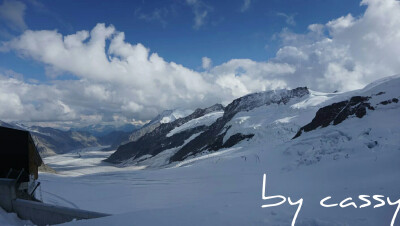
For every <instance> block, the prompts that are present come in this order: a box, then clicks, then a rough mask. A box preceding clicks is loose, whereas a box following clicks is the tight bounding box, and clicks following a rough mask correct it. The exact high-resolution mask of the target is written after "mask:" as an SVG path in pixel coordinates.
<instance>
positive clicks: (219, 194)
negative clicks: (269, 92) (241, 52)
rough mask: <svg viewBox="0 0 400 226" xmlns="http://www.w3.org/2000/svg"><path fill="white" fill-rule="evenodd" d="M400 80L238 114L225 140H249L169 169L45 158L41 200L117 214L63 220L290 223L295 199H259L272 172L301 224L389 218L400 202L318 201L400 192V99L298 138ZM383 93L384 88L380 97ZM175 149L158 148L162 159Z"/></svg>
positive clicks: (272, 191) (273, 188)
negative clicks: (334, 110)
mask: <svg viewBox="0 0 400 226" xmlns="http://www.w3.org/2000/svg"><path fill="white" fill-rule="evenodd" d="M399 87H400V77H392V78H390V79H389V80H386V81H383V82H377V83H375V84H374V85H373V86H368V87H366V88H365V89H364V90H358V91H353V92H351V93H343V94H323V93H318V92H311V95H309V96H307V97H303V98H300V99H294V100H292V101H291V102H289V103H288V104H287V105H283V104H281V105H277V104H273V105H269V106H261V107H258V108H255V109H253V110H251V111H248V112H240V113H238V114H237V115H235V117H234V118H233V119H232V120H231V121H230V122H229V124H228V125H231V126H232V127H231V129H229V130H228V133H227V134H226V136H225V138H224V139H227V138H229V136H230V135H232V134H234V133H236V132H240V133H243V134H247V133H253V134H255V136H254V137H253V138H252V139H251V140H249V141H242V142H240V143H239V144H238V145H236V146H234V147H233V148H230V149H225V150H221V151H219V152H213V153H207V152H204V153H202V154H199V155H197V156H194V157H192V158H190V159H186V160H185V161H183V162H180V163H175V164H172V165H170V166H169V167H165V165H163V167H159V168H157V167H150V168H146V167H147V165H146V164H148V165H151V164H152V162H151V159H153V158H155V157H157V156H155V157H153V158H149V159H146V160H145V161H147V162H146V163H145V161H143V162H141V164H142V165H137V166H129V167H125V168H118V167H115V166H112V165H109V164H106V163H103V162H102V161H101V160H102V159H105V158H106V157H107V156H108V155H109V154H111V152H100V151H95V150H91V151H87V152H82V153H81V157H80V158H79V157H78V156H77V155H76V154H75V155H73V154H65V155H58V156H53V157H48V158H45V159H44V161H45V162H46V163H48V164H49V165H50V166H51V167H53V168H54V169H56V170H57V171H58V172H59V174H56V175H54V174H48V173H41V175H40V181H41V182H42V197H43V200H44V201H45V202H48V203H53V204H58V205H65V206H70V207H71V206H73V207H76V208H82V209H87V210H92V211H99V212H105V213H111V214H113V216H110V217H106V218H99V219H93V220H82V221H75V222H70V223H66V224H65V225H132V224H134V225H290V223H291V221H292V218H293V215H294V213H295V211H296V208H297V206H291V205H289V204H288V203H287V202H285V203H284V204H283V205H280V206H276V207H270V208H261V205H264V204H268V203H273V201H271V200H270V201H264V200H262V196H261V194H262V193H261V192H262V182H263V181H262V179H263V174H264V173H266V174H267V189H266V195H283V196H285V197H291V199H292V200H293V201H297V200H298V199H300V198H303V200H304V203H303V206H302V208H301V210H300V212H299V215H298V218H297V221H296V225H310V226H311V225H356V226H357V225H363V226H364V225H367V226H368V225H390V222H391V220H392V217H393V215H394V213H395V210H396V206H389V205H385V206H383V207H379V208H373V206H369V207H365V208H354V207H351V206H350V207H347V208H340V207H332V208H323V207H322V206H321V205H320V204H319V202H320V200H321V199H322V198H324V197H326V196H331V197H332V199H331V201H332V202H340V201H342V200H343V199H345V198H347V197H352V198H353V200H354V201H355V203H356V205H357V206H358V207H359V205H360V204H363V202H362V201H360V200H359V199H358V196H359V195H370V196H372V195H384V196H385V197H390V198H391V200H392V201H396V200H398V199H399V198H400V180H399V178H400V164H399V159H400V127H399V125H400V117H399V116H400V103H393V104H389V105H385V106H383V105H379V106H378V107H377V108H376V110H375V111H367V115H366V116H364V118H362V119H359V118H356V117H353V118H349V119H347V120H345V121H344V122H343V123H341V124H339V125H336V126H328V127H325V128H318V129H316V130H314V131H310V132H305V133H303V134H302V135H301V136H300V137H298V138H296V139H292V138H293V136H294V135H295V134H296V132H297V131H298V129H299V128H300V127H301V126H304V125H305V124H307V123H309V122H310V121H311V120H312V118H313V117H314V115H315V112H316V111H317V110H318V108H320V107H322V106H325V105H328V104H331V103H334V102H338V101H341V100H345V99H347V98H349V97H351V96H353V95H368V96H373V98H372V99H371V100H370V101H371V103H372V104H373V105H374V104H378V103H380V102H381V101H383V100H387V99H392V98H393V97H399V96H400V89H399ZM381 91H383V92H385V93H384V94H382V95H378V96H376V94H377V93H379V92H381ZM196 135H198V134H196ZM190 139H193V136H192V137H191V138H190ZM186 142H188V141H186ZM174 151H176V150H169V152H166V153H164V155H165V156H162V155H163V153H160V154H161V155H160V156H158V157H157V158H155V159H156V160H155V162H162V161H164V160H165V159H167V158H168V156H169V154H171V153H172V152H174ZM156 165H157V164H156ZM276 201H279V200H276ZM371 202H372V205H376V204H378V203H377V202H376V201H373V200H372V199H371ZM395 225H400V216H397V220H396V222H395Z"/></svg>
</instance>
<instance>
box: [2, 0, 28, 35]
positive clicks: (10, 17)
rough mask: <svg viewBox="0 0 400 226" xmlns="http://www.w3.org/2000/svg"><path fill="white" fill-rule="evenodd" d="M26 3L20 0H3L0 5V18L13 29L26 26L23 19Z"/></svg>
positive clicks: (22, 28) (20, 28)
mask: <svg viewBox="0 0 400 226" xmlns="http://www.w3.org/2000/svg"><path fill="white" fill-rule="evenodd" d="M25 10H26V5H25V4H24V3H22V2H20V1H15V0H4V1H3V4H1V5H0V19H1V20H2V21H3V22H4V23H5V24H6V25H7V26H8V27H9V28H10V29H12V30H13V31H23V30H25V29H26V28H27V26H26V24H25V20H24V15H25Z"/></svg>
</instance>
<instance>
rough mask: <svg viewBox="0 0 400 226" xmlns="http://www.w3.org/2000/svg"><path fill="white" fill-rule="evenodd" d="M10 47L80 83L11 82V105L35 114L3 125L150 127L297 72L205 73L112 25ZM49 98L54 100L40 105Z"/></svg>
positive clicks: (255, 66)
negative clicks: (163, 117)
mask: <svg viewBox="0 0 400 226" xmlns="http://www.w3.org/2000/svg"><path fill="white" fill-rule="evenodd" d="M2 48H3V51H15V52H17V53H18V55H21V56H23V57H25V58H31V59H34V60H36V61H38V62H42V63H44V64H45V67H46V71H51V72H57V73H49V75H50V76H52V78H55V79H57V76H62V74H63V73H65V72H67V73H68V74H73V75H75V76H76V80H53V84H52V85H45V84H40V85H38V84H31V83H26V82H24V81H23V80H15V79H14V78H11V77H10V76H8V77H7V76H6V75H3V77H4V78H3V80H2V82H3V83H5V84H8V85H4V86H8V87H9V89H7V93H15V98H14V97H13V98H10V100H12V99H15V100H14V101H15V103H16V104H15V106H18V104H17V103H21V106H22V107H23V109H26V108H27V107H28V106H29V107H30V108H29V111H25V110H23V111H17V110H18V109H19V108H18V109H16V110H15V113H16V114H6V113H3V115H0V117H1V118H3V119H4V118H12V119H14V118H15V117H17V118H23V117H26V119H29V120H36V121H42V120H69V121H74V120H77V121H78V120H79V121H80V122H82V123H83V120H85V119H90V120H92V119H93V118H98V117H91V116H97V115H98V114H101V116H102V120H114V118H124V119H126V120H128V121H129V120H131V121H132V120H148V119H151V118H152V117H154V116H155V115H156V114H157V113H159V112H160V111H162V110H164V109H172V108H177V107H178V108H185V109H195V108H197V107H206V106H209V105H211V104H215V103H218V102H219V103H221V102H224V103H225V102H227V101H230V100H232V99H234V98H236V97H239V96H241V95H243V94H247V93H249V92H254V91H260V90H267V89H272V88H276V87H283V85H276V83H275V82H274V81H273V80H271V81H268V82H266V81H261V80H262V78H268V76H272V77H276V76H278V75H279V74H285V73H293V70H294V69H293V67H291V66H290V65H287V64H283V63H273V62H255V61H251V60H232V61H229V62H227V63H225V64H223V65H219V66H217V67H214V68H212V67H211V60H210V59H209V58H203V66H205V67H206V68H208V69H209V70H212V72H210V71H208V72H203V73H200V72H196V71H193V70H191V69H188V68H185V67H184V66H182V65H180V64H177V63H175V62H166V61H165V60H164V59H163V58H162V57H160V56H159V55H158V54H157V53H152V52H151V51H150V50H149V49H148V48H146V47H145V46H143V45H142V44H140V43H138V44H135V45H132V44H130V43H128V42H126V41H125V37H124V33H123V32H119V31H117V30H116V29H115V28H114V27H113V26H112V25H110V26H106V25H105V24H98V25H96V26H95V27H94V28H93V29H92V30H91V31H79V32H76V33H75V34H71V35H66V36H63V35H62V34H60V33H58V32H57V31H49V30H43V31H32V30H27V31H25V32H24V33H23V34H22V35H20V36H19V37H16V38H14V39H12V40H10V41H8V42H6V43H4V45H3V47H2ZM222 71H223V72H224V73H222ZM238 71H241V72H240V74H239V73H238ZM272 77H271V78H272ZM13 79H14V80H13ZM257 81H258V82H257ZM232 83H234V84H239V86H240V87H241V89H240V91H239V92H238V91H236V88H235V87H233V86H230V84H232ZM277 83H279V84H281V81H277ZM11 84H18V85H11ZM17 87H25V88H24V90H25V92H19V90H21V88H17ZM14 89H15V90H14ZM36 89H40V91H38V90H36ZM4 90H5V89H4ZM13 90H14V91H13ZM26 90H28V91H26ZM28 92H29V93H30V94H28ZM38 92H39V93H38ZM45 93H47V94H48V95H45ZM45 96H46V97H47V96H48V97H49V98H40V97H45ZM18 98H19V99H18ZM32 103H33V104H32ZM4 104H6V103H4ZM46 109H49V111H46ZM21 112H30V113H29V114H23V113H21ZM50 114H54V116H52V117H50ZM83 116H85V117H84V118H83V119H82V117H83Z"/></svg>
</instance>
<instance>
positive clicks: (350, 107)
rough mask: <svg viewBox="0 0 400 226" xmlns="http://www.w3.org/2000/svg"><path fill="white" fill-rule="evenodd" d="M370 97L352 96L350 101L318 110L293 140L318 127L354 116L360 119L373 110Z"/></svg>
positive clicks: (340, 121)
mask: <svg viewBox="0 0 400 226" xmlns="http://www.w3.org/2000/svg"><path fill="white" fill-rule="evenodd" d="M370 98H371V97H362V96H354V97H352V98H350V100H346V101H341V102H338V103H334V104H331V105H328V106H326V107H323V108H320V109H319V110H318V111H317V113H316V115H315V117H314V119H313V120H312V121H311V122H310V123H309V124H307V125H305V126H303V127H301V128H300V130H299V131H298V132H297V134H296V135H295V136H294V137H293V139H295V138H297V137H299V136H300V135H301V134H302V132H309V131H312V130H315V129H317V128H319V127H327V126H329V125H331V124H332V125H337V124H339V123H342V122H343V121H344V120H346V119H347V118H349V117H351V116H353V115H355V116H356V117H357V118H362V117H364V115H366V113H367V109H368V110H375V108H374V107H372V106H371V104H370V103H369V102H368V100H369V99H370Z"/></svg>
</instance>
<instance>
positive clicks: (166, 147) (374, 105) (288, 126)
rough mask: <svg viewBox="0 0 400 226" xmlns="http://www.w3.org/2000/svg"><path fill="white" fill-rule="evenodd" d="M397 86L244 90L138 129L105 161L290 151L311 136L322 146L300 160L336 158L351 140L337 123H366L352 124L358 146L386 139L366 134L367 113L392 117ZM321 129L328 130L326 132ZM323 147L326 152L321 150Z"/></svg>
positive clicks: (387, 82) (398, 82)
mask: <svg viewBox="0 0 400 226" xmlns="http://www.w3.org/2000/svg"><path fill="white" fill-rule="evenodd" d="M398 87H400V78H399V76H394V77H390V78H387V79H384V80H380V81H377V82H375V83H373V84H370V85H369V86H367V87H366V88H364V89H362V90H358V91H352V92H348V93H320V92H316V91H312V90H309V89H308V88H306V87H300V88H296V89H293V90H286V89H283V90H276V91H266V92H260V93H254V94H249V95H247V96H244V97H241V98H238V99H236V100H234V101H233V102H232V103H230V104H229V105H227V106H226V107H225V108H223V107H222V106H219V105H215V106H212V107H210V108H207V109H198V110H196V111H195V112H194V113H193V114H191V115H189V116H187V117H184V118H181V119H180V120H176V121H174V122H172V123H164V124H162V126H157V127H156V129H154V130H152V131H147V132H146V133H142V134H141V136H138V137H137V138H136V139H131V142H129V143H125V144H123V145H121V146H120V147H119V148H118V150H117V151H116V152H115V153H114V154H112V155H111V156H110V157H109V158H108V159H107V160H106V161H108V162H111V163H119V164H121V163H122V165H131V164H140V165H143V164H144V165H154V164H155V165H157V166H159V165H160V164H161V163H162V164H165V165H166V164H170V163H173V162H181V161H184V160H188V159H193V158H196V157H199V156H202V155H206V154H209V153H212V152H216V151H221V150H225V149H228V148H232V147H243V146H244V147H248V146H258V147H263V148H265V147H268V148H276V147H278V146H279V147H281V145H283V144H284V145H285V146H287V149H288V150H290V149H293V148H297V147H298V145H304V143H305V141H304V139H307V137H309V136H314V138H313V139H315V140H318V141H319V142H322V143H323V144H319V145H318V147H316V146H315V145H314V144H312V145H311V146H312V147H311V149H312V150H313V151H305V150H303V151H304V152H306V153H307V154H304V155H301V158H300V159H301V160H299V161H300V162H301V161H304V162H308V161H309V162H315V161H319V159H320V158H321V156H323V155H325V154H326V155H335V158H338V157H339V156H342V155H344V156H347V154H348V153H346V154H344V153H345V152H342V150H343V148H338V147H335V145H339V144H341V145H345V146H346V145H350V143H353V142H354V140H353V139H354V138H353V137H352V136H350V137H349V136H348V135H346V134H348V131H339V130H338V129H337V128H338V126H337V125H338V124H344V125H346V124H347V123H352V124H357V125H358V124H363V125H365V126H364V127H355V128H356V129H357V130H356V131H354V132H355V133H359V135H355V134H353V136H357V137H358V140H357V142H358V148H368V149H373V148H380V146H381V145H383V144H384V143H385V141H384V140H382V139H386V140H387V138H379V137H374V138H372V137H371V132H370V131H371V130H372V128H373V127H375V126H376V125H372V124H371V123H372V122H371V121H370V117H373V116H371V115H375V114H383V115H385V114H387V115H388V116H386V117H385V116H382V117H384V118H387V117H389V118H390V117H391V116H392V111H394V109H398V105H399V104H398V99H399V96H400V91H399V89H398ZM210 109H212V110H210ZM200 112H201V113H200ZM325 128H328V129H327V130H328V131H329V132H327V133H325V131H326V130H324V129H325ZM372 134H374V133H372ZM388 136H389V134H388ZM396 136H398V134H395V135H394V136H393V134H392V135H390V136H389V137H391V138H393V139H395V138H396ZM361 137H362V138H361ZM361 140H362V141H361ZM307 142H310V141H307ZM307 142H306V143H307ZM313 142H314V141H313ZM313 142H311V143H313ZM330 143H332V144H331V146H329V147H328V146H326V145H328V144H330ZM363 145H364V146H365V147H364V146H363ZM327 148H330V150H329V151H327V150H325V149H327ZM306 149H308V147H307V148H306ZM336 149H337V150H340V151H335V150H336ZM288 150H283V152H288ZM337 152H340V153H337ZM306 155H307V157H306ZM162 164H161V165H162Z"/></svg>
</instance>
